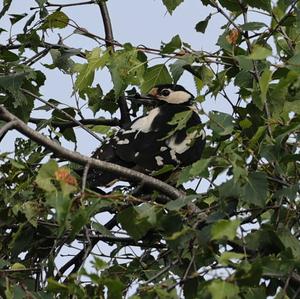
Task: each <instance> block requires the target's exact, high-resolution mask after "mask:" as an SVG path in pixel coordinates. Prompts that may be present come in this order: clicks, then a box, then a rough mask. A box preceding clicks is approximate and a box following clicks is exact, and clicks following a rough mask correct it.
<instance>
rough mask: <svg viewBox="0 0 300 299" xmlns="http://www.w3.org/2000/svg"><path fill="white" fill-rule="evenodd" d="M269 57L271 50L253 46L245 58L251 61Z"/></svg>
mask: <svg viewBox="0 0 300 299" xmlns="http://www.w3.org/2000/svg"><path fill="white" fill-rule="evenodd" d="M271 55H272V50H271V49H268V48H265V47H262V46H260V45H255V46H254V47H253V49H252V52H251V54H250V55H248V56H247V58H248V59H251V60H264V59H266V58H267V57H269V56H271Z"/></svg>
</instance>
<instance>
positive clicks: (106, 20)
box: [97, 0, 114, 51]
mask: <svg viewBox="0 0 300 299" xmlns="http://www.w3.org/2000/svg"><path fill="white" fill-rule="evenodd" d="M97 4H98V5H99V8H100V11H101V16H102V21H103V25H104V31H105V43H106V47H107V48H109V47H111V49H112V51H114V37H113V31H112V25H111V21H110V17H109V13H108V9H107V5H106V2H105V1H103V0H97Z"/></svg>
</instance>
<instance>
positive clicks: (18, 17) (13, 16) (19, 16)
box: [9, 13, 28, 25]
mask: <svg viewBox="0 0 300 299" xmlns="http://www.w3.org/2000/svg"><path fill="white" fill-rule="evenodd" d="M27 15H28V14H27V13H23V14H10V15H9V16H10V18H9V20H10V22H11V24H12V25H14V24H15V23H17V22H19V21H20V20H22V19H23V18H25V17H27Z"/></svg>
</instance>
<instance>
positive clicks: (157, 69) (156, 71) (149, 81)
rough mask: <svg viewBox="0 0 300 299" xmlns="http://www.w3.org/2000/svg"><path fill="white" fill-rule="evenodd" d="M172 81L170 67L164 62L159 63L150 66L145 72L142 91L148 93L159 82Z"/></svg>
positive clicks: (166, 82)
mask: <svg viewBox="0 0 300 299" xmlns="http://www.w3.org/2000/svg"><path fill="white" fill-rule="evenodd" d="M168 83H172V78H171V76H170V74H169V72H168V69H167V68H166V66H165V65H164V64H158V65H155V66H152V67H149V68H148V69H147V70H146V71H145V74H144V78H143V83H142V85H141V91H142V92H143V93H147V92H148V91H149V90H150V89H151V88H152V87H153V86H155V85H157V84H168Z"/></svg>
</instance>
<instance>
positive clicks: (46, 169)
mask: <svg viewBox="0 0 300 299" xmlns="http://www.w3.org/2000/svg"><path fill="white" fill-rule="evenodd" d="M57 169H58V165H57V162H56V161H54V160H50V161H49V162H47V163H46V164H43V165H42V166H41V168H40V170H39V172H38V175H37V177H36V180H35V182H36V183H37V185H38V186H39V187H40V188H41V189H43V190H45V191H47V192H53V191H56V188H55V186H54V185H53V183H52V182H51V181H52V180H53V179H54V173H55V171H56V170H57Z"/></svg>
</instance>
